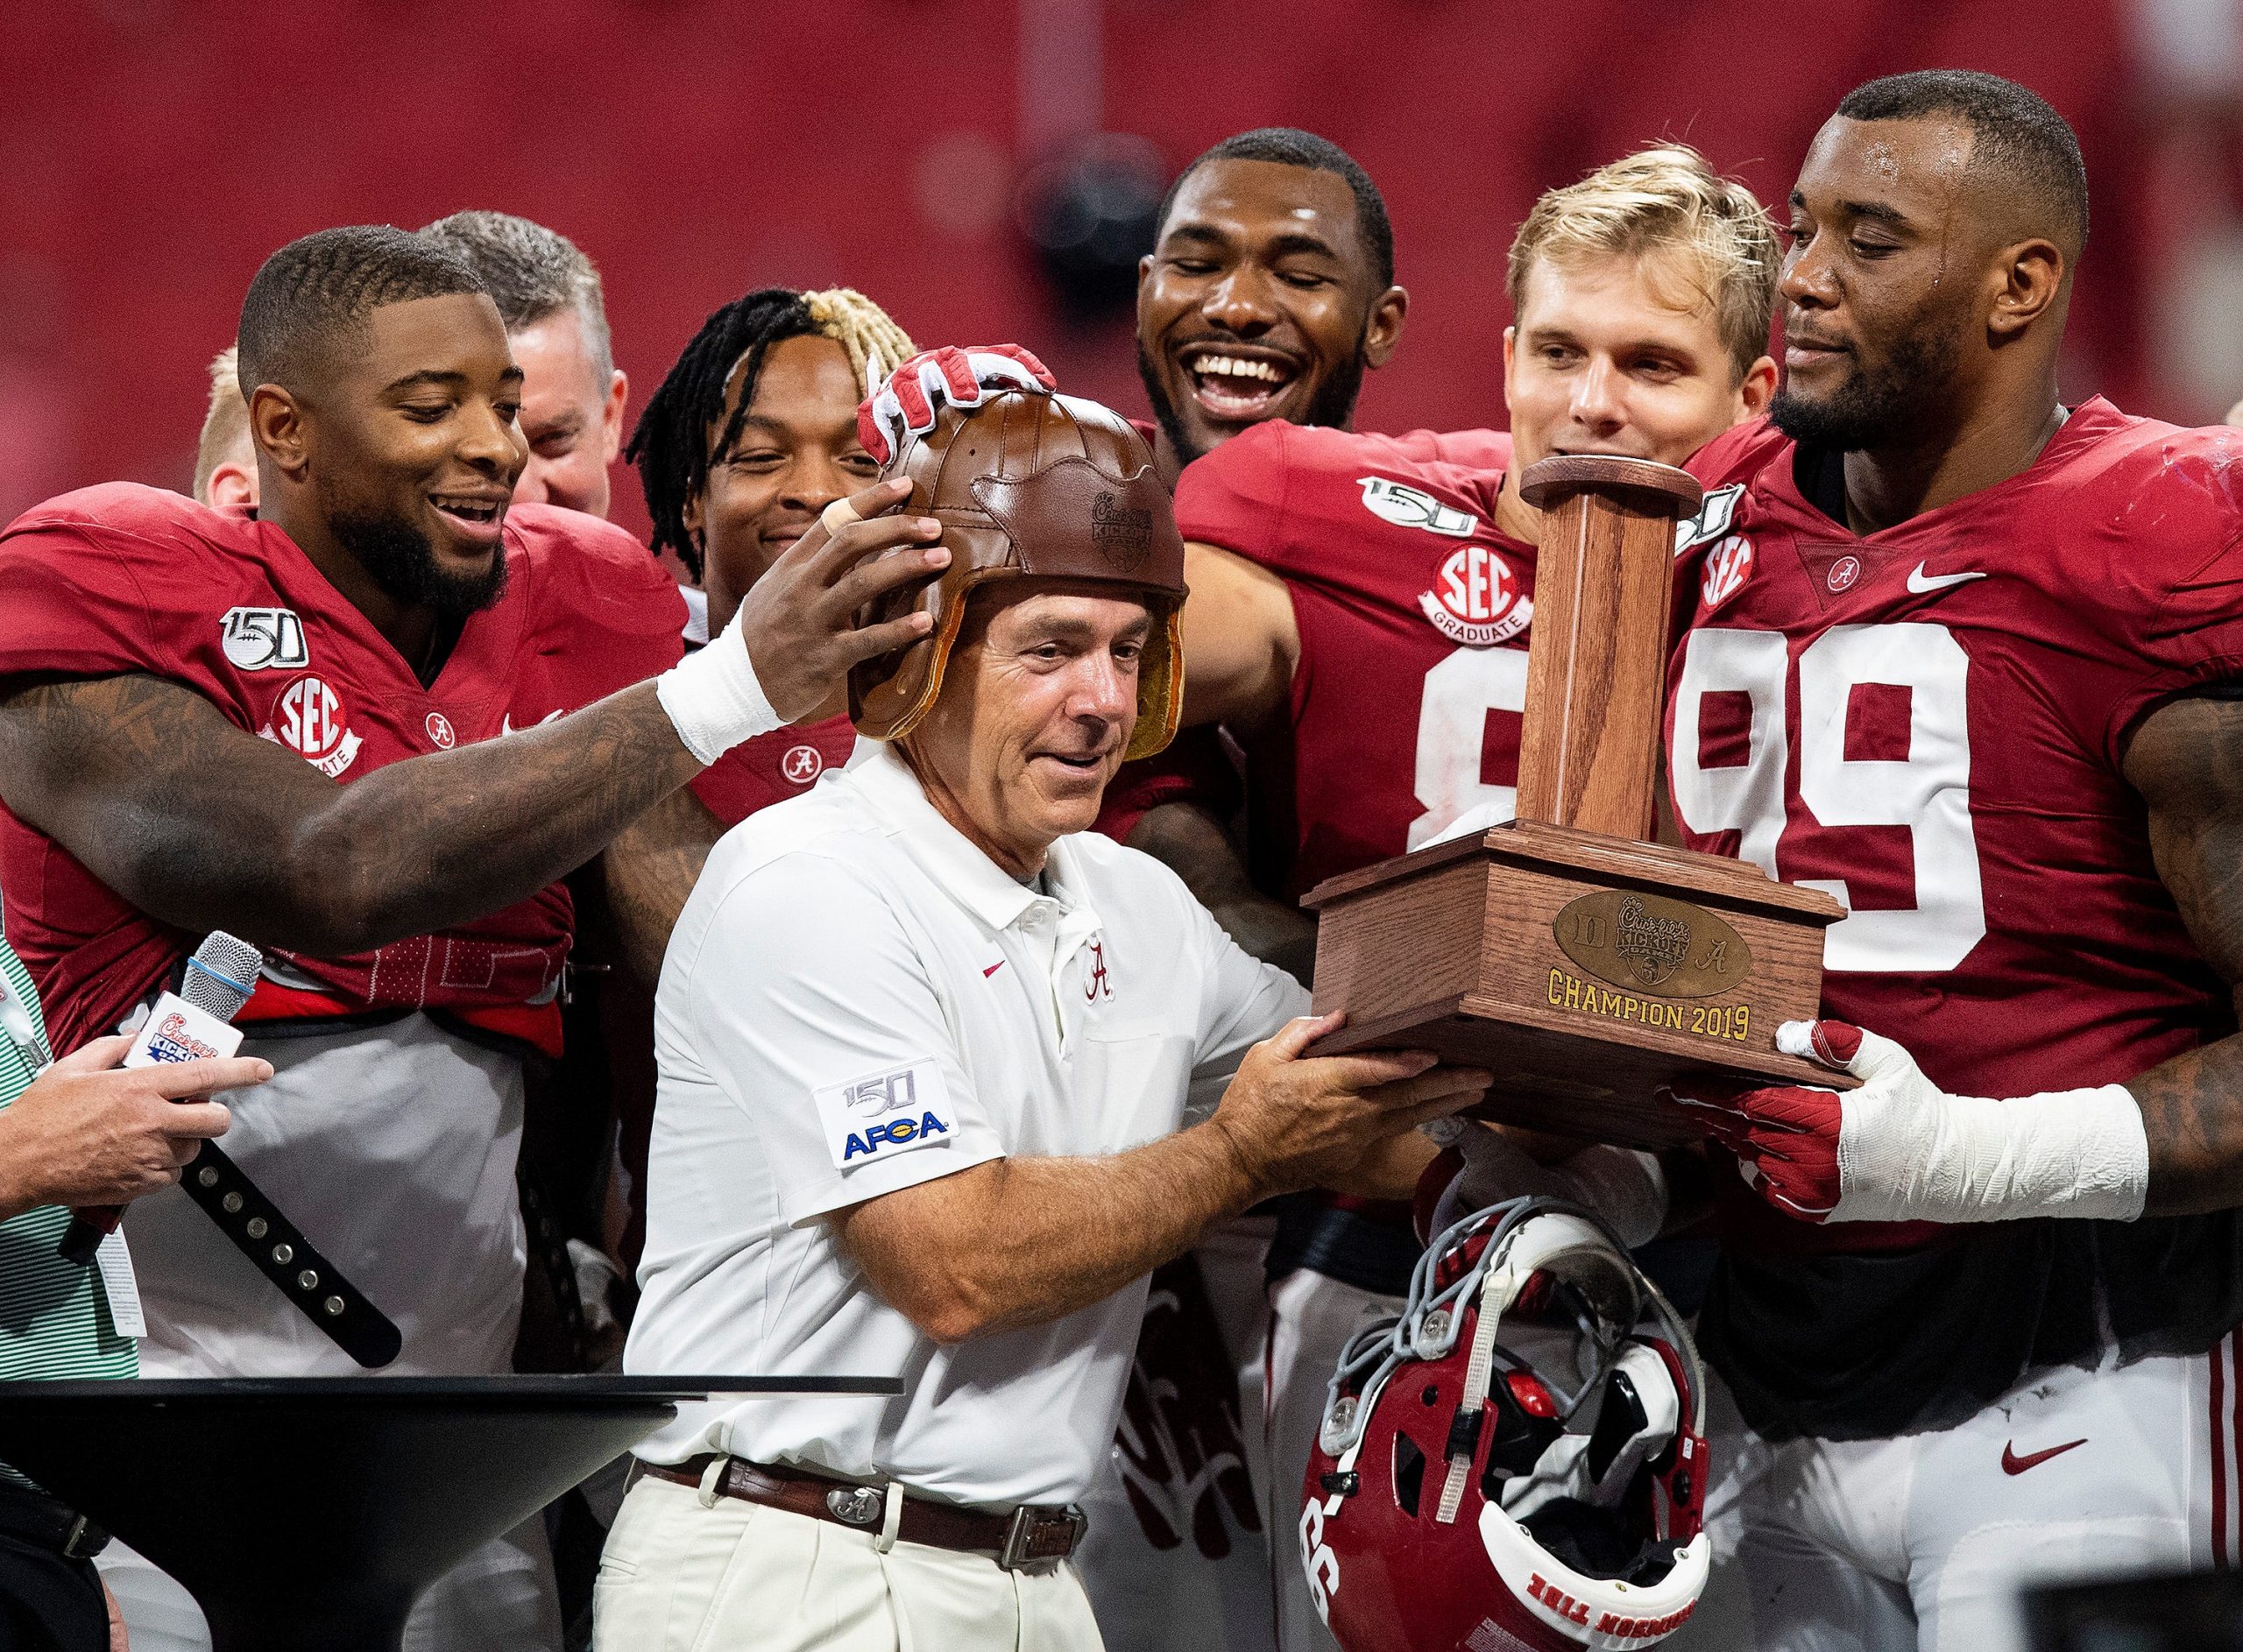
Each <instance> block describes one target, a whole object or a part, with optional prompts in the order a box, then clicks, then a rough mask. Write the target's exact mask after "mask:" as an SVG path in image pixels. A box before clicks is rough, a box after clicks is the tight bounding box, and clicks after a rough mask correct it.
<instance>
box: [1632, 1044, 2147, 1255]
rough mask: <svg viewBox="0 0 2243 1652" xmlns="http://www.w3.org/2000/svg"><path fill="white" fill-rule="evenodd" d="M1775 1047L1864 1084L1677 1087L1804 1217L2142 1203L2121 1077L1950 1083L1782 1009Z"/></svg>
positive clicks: (2027, 1211)
mask: <svg viewBox="0 0 2243 1652" xmlns="http://www.w3.org/2000/svg"><path fill="white" fill-rule="evenodd" d="M1776 1048H1778V1049H1780V1050H1781V1051H1783V1053H1784V1054H1785V1055H1801V1056H1804V1057H1806V1058H1807V1059H1808V1060H1809V1061H1811V1062H1814V1063H1817V1064H1818V1065H1820V1066H1823V1067H1828V1068H1829V1069H1830V1070H1833V1071H1835V1072H1843V1073H1850V1074H1851V1075H1852V1076H1853V1077H1856V1078H1858V1079H1860V1080H1861V1087H1860V1088H1859V1089H1858V1090H1850V1091H1846V1092H1845V1093H1844V1094H1843V1095H1840V1094H1838V1093H1837V1092H1836V1091H1829V1090H1818V1089H1816V1088H1815V1087H1814V1086H1812V1085H1808V1084H1784V1085H1776V1086H1773V1087H1771V1088H1767V1089H1762V1090H1747V1091H1742V1092H1741V1093H1740V1092H1737V1091H1728V1090H1726V1089H1725V1088H1720V1087H1699V1086H1695V1085H1694V1086H1693V1088H1694V1089H1695V1090H1696V1091H1697V1093H1696V1094H1695V1095H1690V1096H1673V1099H1674V1100H1675V1101H1677V1102H1679V1103H1680V1104H1681V1105H1683V1106H1684V1107H1685V1108H1687V1109H1688V1110H1689V1112H1690V1113H1691V1114H1692V1115H1693V1116H1694V1117H1695V1118H1696V1119H1698V1120H1699V1121H1700V1122H1701V1123H1702V1124H1703V1125H1704V1126H1705V1128H1706V1130H1707V1132H1708V1133H1709V1134H1710V1135H1712V1136H1713V1137H1714V1138H1715V1140H1718V1141H1719V1142H1721V1143H1722V1145H1723V1146H1724V1147H1727V1148H1728V1149H1729V1150H1730V1152H1731V1153H1734V1154H1736V1155H1737V1162H1738V1163H1739V1165H1740V1166H1741V1167H1742V1168H1743V1169H1744V1179H1745V1180H1746V1181H1747V1182H1749V1183H1751V1184H1752V1185H1753V1186H1754V1187H1755V1188H1757V1189H1758V1190H1759V1193H1760V1197H1763V1198H1765V1199H1766V1200H1767V1201H1768V1203H1769V1204H1772V1205H1774V1206H1775V1207H1776V1208H1777V1209H1778V1210H1780V1211H1789V1212H1790V1213H1791V1214H1792V1215H1794V1216H1795V1217H1798V1218H1801V1220H1802V1221H1808V1222H2006V1221H2013V1220H2016V1219H2019V1218H2025V1217H2038V1216H2065V1217H2085V1218H2095V1219H2098V1220H2103V1221H2120V1222H2131V1221H2133V1219H2134V1218H2136V1217H2138V1216H2140V1214H2141V1212H2142V1206H2143V1203H2144V1201H2145V1199H2146V1198H2147V1192H2148V1187H2149V1140H2148V1136H2147V1132H2146V1130H2145V1128H2144V1126H2143V1124H2142V1119H2141V1108H2140V1105H2139V1104H2138V1103H2137V1102H2136V1101H2135V1100H2134V1098H2133V1093H2132V1092H2131V1091H2128V1090H2127V1089H2126V1086H2125V1085H2123V1084H2098V1085H2095V1086H2093V1087H2092V1088H2089V1089H2082V1090H2044V1091H2039V1092H2037V1093H2036V1094H2034V1095H2030V1096H2018V1097H2013V1098H2009V1099H2007V1100H1998V1099H1995V1098H1991V1097H1985V1096H1956V1095H1951V1094H1949V1092H1948V1091H1944V1090H1942V1089H1941V1088H1940V1087H1939V1086H1938V1085H1937V1084H1934V1083H1933V1082H1932V1081H1931V1080H1930V1079H1929V1078H1928V1077H1925V1076H1924V1070H1923V1069H1922V1068H1921V1067H1919V1066H1917V1065H1916V1058H1915V1057H1914V1056H1913V1055H1909V1054H1908V1052H1907V1050H1905V1049H1903V1048H1901V1047H1900V1045H1898V1044H1896V1043H1894V1042H1893V1041H1892V1040H1891V1039H1889V1038H1879V1036H1878V1035H1877V1034H1875V1033H1864V1031H1862V1029H1861V1028H1860V1027H1850V1026H1848V1025H1847V1024H1846V1023H1845V1022H1843V1021H1786V1022H1785V1023H1784V1024H1783V1025H1782V1026H1781V1027H1778V1028H1777V1029H1776ZM1668 1093H1669V1094H1670V1095H1673V1092H1672V1091H1669V1092H1668Z"/></svg>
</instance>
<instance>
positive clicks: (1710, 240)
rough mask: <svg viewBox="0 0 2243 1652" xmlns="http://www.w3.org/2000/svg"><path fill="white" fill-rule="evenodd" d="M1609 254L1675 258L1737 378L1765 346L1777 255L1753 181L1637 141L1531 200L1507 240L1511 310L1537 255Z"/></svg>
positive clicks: (1679, 148)
mask: <svg viewBox="0 0 2243 1652" xmlns="http://www.w3.org/2000/svg"><path fill="white" fill-rule="evenodd" d="M1613 254H1619V255H1622V256H1624V257H1628V258H1644V257H1647V256H1651V255H1654V254H1656V255H1659V256H1660V257H1662V258H1673V259H1674V260H1675V261H1676V262H1677V263H1679V264H1680V265H1681V267H1682V269H1683V271H1684V272H1685V273H1686V275H1687V279H1689V280H1690V282H1691V283H1692V285H1693V286H1695V287H1696V288H1697V289H1698V293H1699V296H1700V297H1701V299H1702V300H1703V301H1704V302H1705V303H1707V304H1708V305H1709V306H1710V307H1712V309H1713V312H1714V325H1715V328H1716V330H1717V331H1718V332H1719V334H1720V335H1721V342H1722V344H1723V347H1724V348H1725V349H1727V350H1728V351H1729V353H1730V359H1731V360H1732V361H1733V362H1734V363H1735V364H1736V366H1737V377H1738V378H1743V377H1744V374H1745V373H1746V372H1747V371H1749V370H1750V369H1751V365H1752V364H1753V363H1754V362H1756V361H1758V359H1759V358H1760V357H1763V356H1765V355H1766V354H1767V353H1768V329H1769V326H1770V324H1771V323H1772V321H1773V320H1774V316H1775V305H1776V279H1777V277H1778V275H1779V274H1780V272H1781V269H1782V263H1783V256H1782V253H1781V251H1780V249H1779V247H1778V244H1777V241H1776V227H1775V224H1774V222H1772V220H1771V219H1770V218H1769V216H1768V211H1767V208H1765V207H1763V206H1762V205H1761V204H1760V202H1759V201H1758V199H1757V198H1756V197H1755V196H1754V195H1753V194H1752V192H1751V190H1750V189H1748V188H1746V187H1744V185H1743V184H1741V183H1738V182H1737V181H1736V180H1734V179H1730V178H1723V177H1722V176H1721V175H1720V174H1718V173H1716V172H1715V171H1714V169H1713V167H1712V166H1709V164H1708V163H1707V160H1706V158H1705V157H1704V156H1703V155H1701V154H1700V153H1699V152H1697V151H1696V150H1695V149H1693V148H1691V147H1690V146H1689V145H1688V144H1659V145H1654V146H1653V147H1652V148H1650V149H1645V150H1640V151H1638V152H1637V153H1635V154H1632V155H1629V156H1626V157H1624V159H1619V160H1616V161H1614V162H1612V163H1611V164H1610V166H1600V167H1598V168H1597V169H1596V171H1595V172H1593V173H1589V174H1588V177H1586V178H1584V179H1582V180H1581V181H1580V182H1579V183H1577V184H1568V185H1567V187H1564V188H1562V189H1553V190H1551V191H1550V192H1549V193H1548V194H1545V195H1544V196H1543V197H1542V199H1541V200H1539V201H1536V202H1535V203H1534V210H1533V211H1532V212H1530V213H1528V214H1527V215H1526V222H1525V223H1523V224H1521V225H1519V227H1518V236H1517V237H1516V238H1515V239H1513V241H1512V242H1511V268H1510V272H1509V275H1508V279H1507V280H1506V283H1505V285H1506V286H1508V288H1509V290H1510V293H1511V313H1512V314H1513V315H1514V316H1516V315H1517V314H1518V306H1519V300H1520V298H1521V297H1522V296H1523V295H1524V294H1525V291H1526V278H1527V277H1528V275H1529V274H1531V273H1532V271H1533V268H1534V264H1535V261H1536V260H1537V259H1539V258H1547V259H1549V260H1551V261H1552V262H1553V263H1559V264H1563V263H1567V262H1570V261H1572V260H1574V259H1578V258H1591V257H1598V256H1610V255H1613Z"/></svg>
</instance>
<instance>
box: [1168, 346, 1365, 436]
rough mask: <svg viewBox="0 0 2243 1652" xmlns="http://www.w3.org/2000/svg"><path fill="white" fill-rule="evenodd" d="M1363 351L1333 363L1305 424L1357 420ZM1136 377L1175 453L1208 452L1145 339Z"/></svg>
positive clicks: (1340, 426) (1334, 426)
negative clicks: (1171, 397)
mask: <svg viewBox="0 0 2243 1652" xmlns="http://www.w3.org/2000/svg"><path fill="white" fill-rule="evenodd" d="M1363 371H1364V362H1363V353H1362V349H1361V348H1358V349H1356V350H1355V353H1354V354H1353V355H1351V356H1349V357H1348V359H1347V360H1346V361H1344V362H1342V363H1341V364H1340V365H1339V366H1337V367H1334V369H1333V370H1332V371H1331V373H1330V374H1329V375H1328V376H1327V378H1326V379H1325V380H1324V382H1323V383H1322V384H1321V385H1318V386H1317V388H1316V393H1315V394H1314V395H1313V396H1312V397H1310V398H1309V401H1308V407H1307V410H1306V411H1305V413H1302V414H1301V417H1300V422H1301V423H1302V424H1304V425H1318V426H1322V427H1325V428H1327V429H1331V430H1345V429H1346V428H1347V427H1348V426H1349V425H1351V424H1353V423H1354V422H1355V399H1356V398H1357V397H1358V396H1360V395H1362V389H1363ZM1137 377H1138V378H1140V379H1141V380H1143V383H1144V386H1145V399H1146V400H1147V401H1149V402H1150V403H1151V404H1152V409H1153V419H1154V420H1155V422H1157V424H1158V425H1159V426H1160V427H1161V430H1162V431H1163V432H1164V434H1166V435H1167V437H1168V445H1169V446H1170V447H1171V448H1175V449H1176V456H1177V457H1178V459H1180V460H1181V461H1183V462H1184V463H1185V464H1190V463H1191V462H1192V461H1193V460H1195V459H1204V458H1206V456H1207V449H1206V448H1203V447H1200V446H1199V444H1198V443H1197V442H1196V441H1194V440H1193V439H1192V436H1191V435H1190V434H1188V432H1187V431H1186V430H1185V424H1184V420H1183V417H1182V416H1181V415H1180V414H1179V413H1178V412H1177V411H1176V408H1175V406H1174V405H1173V404H1172V403H1171V402H1170V400H1169V399H1168V391H1167V388H1166V386H1165V385H1164V384H1163V382H1162V379H1161V375H1160V369H1159V367H1158V365H1157V364H1156V363H1155V362H1154V360H1153V358H1152V357H1151V356H1150V354H1149V353H1148V352H1147V351H1146V349H1145V346H1144V341H1143V340H1142V339H1140V340H1139V341H1138V342H1137Z"/></svg>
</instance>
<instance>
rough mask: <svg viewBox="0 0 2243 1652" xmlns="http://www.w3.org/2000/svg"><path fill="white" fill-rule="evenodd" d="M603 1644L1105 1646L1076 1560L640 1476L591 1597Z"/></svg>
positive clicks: (714, 1650)
mask: <svg viewBox="0 0 2243 1652" xmlns="http://www.w3.org/2000/svg"><path fill="white" fill-rule="evenodd" d="M592 1646H593V1648H594V1652H732V1648H754V1652H811V1648H818V1652H825V1649H826V1648H831V1649H832V1652H1103V1643H1102V1642H1101V1641H1100V1640H1099V1637H1098V1625H1097V1624H1096V1623H1095V1622H1094V1621H1093V1620H1092V1617H1091V1611H1090V1602H1089V1600H1088V1599H1087V1598H1086V1597H1085V1595H1084V1594H1083V1586H1082V1583H1081V1580H1080V1579H1079V1578H1077V1577H1076V1576H1075V1571H1074V1568H1073V1567H1072V1565H1061V1566H1059V1567H1058V1569H1057V1570H1055V1571H1036V1572H1025V1571H1005V1570H1003V1569H1002V1568H1001V1567H1000V1566H999V1565H998V1564H997V1563H996V1561H995V1559H994V1558H993V1557H990V1556H987V1555H982V1554H967V1553H962V1552H960V1551H959V1550H949V1549H935V1548H930V1547H929V1546H927V1545H926V1544H923V1543H897V1544H896V1545H895V1547H894V1548H893V1549H890V1550H888V1552H887V1553H886V1554H882V1553H881V1550H880V1542H879V1538H878V1537H877V1536H875V1535H874V1534H873V1533H870V1532H861V1531H855V1530H852V1529H851V1528H848V1527H846V1526H838V1525H835V1524H833V1523H832V1522H831V1521H822V1520H811V1519H809V1518H807V1517H806V1516H804V1515H801V1514H789V1513H787V1512H786V1510H784V1509H780V1508H767V1507H763V1506H762V1505H761V1504H757V1503H749V1502H744V1501H742V1500H740V1499H739V1498H736V1497H717V1498H712V1499H711V1500H710V1501H709V1502H708V1503H707V1504H706V1505H704V1503H703V1502H702V1500H701V1495H700V1493H698V1492H697V1491H695V1490H694V1489H693V1488H692V1487H691V1486H680V1485H677V1484H676V1483H675V1482H673V1481H669V1480H659V1479H640V1480H639V1481H638V1482H637V1483H636V1484H634V1485H633V1486H632V1487H631V1492H630V1494H629V1495H628V1496H626V1498H625V1499H624V1500H623V1509H622V1512H621V1513H620V1514H618V1515H617V1516H616V1520H615V1527H614V1529H613V1530H612V1531H611V1532H609V1534H608V1537H607V1548H606V1550H605V1553H604V1554H603V1555H602V1556H601V1557H600V1565H599V1583H598V1586H597V1587H596V1589H595V1591H594V1593H593V1596H592Z"/></svg>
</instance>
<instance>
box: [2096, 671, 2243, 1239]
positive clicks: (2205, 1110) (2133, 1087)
mask: <svg viewBox="0 0 2243 1652" xmlns="http://www.w3.org/2000/svg"><path fill="white" fill-rule="evenodd" d="M2125 766H2126V780H2127V783H2128V784H2129V785H2131V786H2133V787H2134V789H2135V790H2137V791H2139V792H2140V794H2142V796H2143V797H2144V798H2145V799H2146V800H2147V801H2148V804H2149V833H2150V848H2151V850H2152V851H2153V852H2154V853H2155V856H2156V858H2157V871H2158V875H2159V876H2160V877H2162V879H2164V880H2165V886H2166V887H2167V888H2168V889H2169V890H2170V891H2172V893H2173V899H2174V900H2176V902H2177V903H2178V904H2179V906H2180V908H2181V917H2182V920H2183V921H2184V922H2185V923H2186V924H2187V925H2188V926H2189V934H2190V936H2191V937H2192V938H2193V939H2194V940H2195V942H2196V943H2197V947H2198V948H2199V949H2200V950H2202V951H2203V953H2204V957H2205V960H2206V961H2207V962H2208V963H2210V964H2211V967H2212V968H2213V969H2214V970H2215V971H2218V975H2219V977H2220V978H2221V979H2222V980H2224V981H2225V982H2227V983H2228V985H2229V986H2230V988H2231V989H2233V990H2235V991H2236V993H2237V998H2238V1003H2239V1008H2243V701H2239V700H2234V699H2228V698H2214V697H2209V696H2207V697H2204V698H2192V699H2187V700H2176V701H2175V702H2172V703H2171V704H2169V705H2166V706H2164V707H2162V708H2160V709H2159V710H2157V711H2155V712H2154V713H2152V714H2151V715H2150V716H2149V717H2147V718H2146V719H2144V721H2143V723H2142V724H2141V727H2140V730H2138V731H2136V733H2135V735H2134V738H2133V744H2132V745H2129V746H2128V747H2127V750H2126V765H2125ZM2126 1088H2127V1089H2128V1090H2130V1091H2133V1096H2134V1099H2135V1100H2136V1101H2137V1102H2139V1103H2140V1105H2141V1119H2142V1127H2143V1129H2144V1131H2145V1132H2146V1133H2147V1135H2148V1137H2149V1203H2148V1207H2147V1213H2148V1214H2150V1215H2152V1216H2170V1215H2177V1214H2181V1213H2183V1212H2187V1211H2217V1210H2225V1209H2228V1208H2231V1207H2232V1206H2235V1205H2239V1204H2243V1035H2236V1036H2231V1037H2228V1038H2224V1039H2221V1040H2219V1041H2218V1042H2216V1043H2211V1044H2206V1045H2204V1047H2203V1048H2200V1049H2192V1050H2190V1051H2189V1052H2188V1053H2187V1054H2186V1055H2176V1056H2175V1057H2174V1058H2173V1059H2172V1060H2171V1061H2169V1062H2167V1063H2164V1064H2163V1065H2162V1066H2159V1067H2156V1068H2153V1069H2152V1070H2150V1071H2148V1072H2147V1073H2144V1074H2143V1075H2142V1076H2141V1077H2139V1078H2137V1079H2135V1080H2133V1083H2131V1084H2128V1085H2127V1086H2126Z"/></svg>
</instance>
